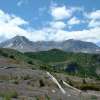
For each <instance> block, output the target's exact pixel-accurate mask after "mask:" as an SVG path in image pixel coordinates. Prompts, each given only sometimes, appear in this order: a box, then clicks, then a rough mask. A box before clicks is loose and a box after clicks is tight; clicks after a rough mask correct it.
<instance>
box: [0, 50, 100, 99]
mask: <svg viewBox="0 0 100 100" xmlns="http://www.w3.org/2000/svg"><path fill="white" fill-rule="evenodd" d="M86 57H87V59H86ZM99 57H100V56H99V55H97V54H95V55H92V54H81V53H78V54H73V53H65V52H63V51H60V50H56V49H54V50H50V51H46V52H38V53H25V54H24V53H20V52H18V51H16V50H12V49H0V100H100V79H99V74H100V67H99V66H100V63H99ZM79 58H80V59H79ZM94 66H95V67H94ZM92 68H94V69H93V70H92ZM82 71H83V73H82Z"/></svg>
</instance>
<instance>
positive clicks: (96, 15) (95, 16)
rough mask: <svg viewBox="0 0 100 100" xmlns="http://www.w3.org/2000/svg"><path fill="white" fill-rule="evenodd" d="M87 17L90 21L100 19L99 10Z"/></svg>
mask: <svg viewBox="0 0 100 100" xmlns="http://www.w3.org/2000/svg"><path fill="white" fill-rule="evenodd" d="M88 17H89V18H91V19H100V10H96V11H93V12H91V13H90V14H89V16H88Z"/></svg>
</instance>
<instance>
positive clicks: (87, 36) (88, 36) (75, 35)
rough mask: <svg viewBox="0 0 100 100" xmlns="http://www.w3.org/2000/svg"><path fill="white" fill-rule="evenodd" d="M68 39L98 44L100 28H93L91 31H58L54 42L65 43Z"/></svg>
mask: <svg viewBox="0 0 100 100" xmlns="http://www.w3.org/2000/svg"><path fill="white" fill-rule="evenodd" d="M67 39H78V40H82V41H88V42H94V43H96V42H98V41H100V27H96V28H92V29H89V30H82V31H71V32H69V31H64V30H58V31H57V32H56V34H55V36H54V40H57V41H63V40H67Z"/></svg>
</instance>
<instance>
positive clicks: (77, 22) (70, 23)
mask: <svg viewBox="0 0 100 100" xmlns="http://www.w3.org/2000/svg"><path fill="white" fill-rule="evenodd" d="M79 23H80V20H79V19H78V18H76V17H73V18H71V19H70V20H69V21H68V25H75V24H79Z"/></svg>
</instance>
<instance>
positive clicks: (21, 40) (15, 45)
mask: <svg viewBox="0 0 100 100" xmlns="http://www.w3.org/2000/svg"><path fill="white" fill-rule="evenodd" d="M0 47H1V48H12V49H16V50H18V51H21V52H36V51H47V50H50V49H54V48H56V49H60V50H63V51H67V52H84V53H99V52H100V47H98V46H97V45H96V44H94V43H91V42H84V41H80V40H73V39H70V40H66V41H62V42H56V41H38V42H32V41H30V40H28V39H27V38H26V37H24V36H15V37H14V38H12V39H9V40H7V41H5V42H2V43H1V44H0Z"/></svg>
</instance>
